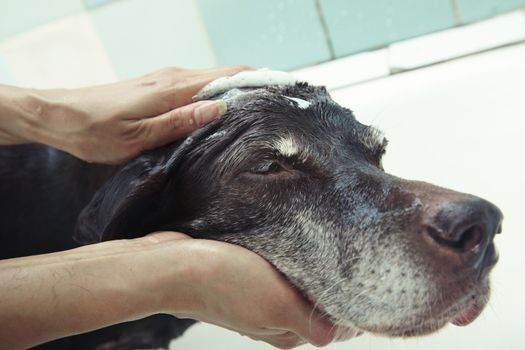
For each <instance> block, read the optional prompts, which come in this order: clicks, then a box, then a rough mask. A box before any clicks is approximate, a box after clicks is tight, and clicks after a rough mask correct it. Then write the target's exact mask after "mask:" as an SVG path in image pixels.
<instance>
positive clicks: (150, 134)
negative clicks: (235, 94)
mask: <svg viewBox="0 0 525 350" xmlns="http://www.w3.org/2000/svg"><path fill="white" fill-rule="evenodd" d="M224 113H226V103H225V102H224V101H223V100H215V101H199V102H195V103H191V104H189V105H186V106H183V107H179V108H176V109H173V110H171V111H169V112H166V113H164V114H161V115H159V116H158V117H154V118H149V119H144V120H143V121H142V122H143V123H144V124H145V125H144V126H145V128H144V130H146V133H145V135H144V137H145V140H144V148H145V149H152V148H155V147H159V146H162V145H165V144H167V143H170V142H173V141H175V140H177V139H180V138H183V137H186V136H188V135H189V134H191V133H192V132H193V131H195V130H197V129H198V128H200V127H202V126H204V125H206V124H208V123H209V122H211V121H213V120H215V119H217V118H219V117H220V116H222V115H223V114H224Z"/></svg>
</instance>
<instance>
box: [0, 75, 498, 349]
mask: <svg viewBox="0 0 525 350" xmlns="http://www.w3.org/2000/svg"><path fill="white" fill-rule="evenodd" d="M261 74H263V75H262V78H261ZM268 74H269V73H260V72H259V73H257V72H243V73H240V74H239V75H237V76H234V77H233V78H223V79H221V80H219V81H216V82H213V83H211V84H210V85H209V86H208V87H206V88H205V89H204V90H203V91H202V92H201V93H200V94H199V95H197V100H198V99H219V98H221V99H224V100H225V101H226V103H227V105H228V112H227V113H226V114H225V115H224V116H223V117H221V118H220V119H219V120H217V121H214V122H212V123H211V124H209V125H207V126H205V127H203V128H202V129H200V130H198V131H196V132H194V133H193V134H192V135H191V136H189V137H188V138H186V139H185V140H181V141H178V142H175V143H173V144H170V145H167V146H164V147H161V148H158V149H156V150H152V151H149V152H146V153H144V154H142V155H140V156H139V157H137V158H136V159H134V160H132V161H130V162H129V163H128V164H126V165H124V166H120V167H115V166H106V165H96V164H90V163H86V162H83V161H80V160H78V159H76V158H74V157H72V156H70V155H68V154H65V153H63V152H60V151H58V150H55V149H52V148H49V147H45V146H42V145H21V146H6V147H2V148H0V164H2V166H1V168H0V179H1V182H0V223H1V224H0V225H1V226H0V228H1V232H0V235H1V236H0V242H1V245H0V247H1V248H0V258H3V259H6V258H12V257H18V256H26V255H33V254H42V253H48V252H53V251H59V250H64V249H69V248H73V247H76V246H78V245H79V244H90V243H95V242H100V241H104V240H112V239H120V238H134V237H140V236H143V235H145V234H147V233H150V232H153V231H159V230H173V231H180V232H184V233H186V234H189V235H190V236H192V237H194V238H206V239H214V240H220V241H225V242H229V243H233V244H237V245H240V246H243V247H245V248H247V249H250V250H252V251H254V252H256V253H257V254H259V255H261V256H262V257H264V258H265V259H266V260H268V261H269V262H270V263H271V264H272V265H273V266H274V267H275V268H276V269H277V270H279V271H280V272H281V273H282V274H283V275H284V276H285V277H286V278H287V279H288V280H289V281H290V282H291V284H292V285H293V286H294V287H295V288H297V290H298V291H299V292H300V293H301V294H302V295H304V296H305V298H306V299H307V300H310V302H311V303H312V307H316V308H317V309H319V310H322V312H323V313H324V314H326V315H327V317H329V318H330V319H331V320H332V321H333V322H334V323H336V324H338V325H341V326H344V327H348V328H351V329H353V330H355V331H356V332H370V333H374V334H380V335H386V336H391V337H408V336H417V335H423V334H428V333H432V332H434V331H436V330H438V329H440V328H442V327H443V326H445V325H446V324H447V323H449V322H452V323H454V324H456V325H466V324H468V323H470V322H472V321H473V320H474V319H475V318H476V317H477V316H478V315H479V313H480V312H481V311H482V309H483V307H484V306H485V304H486V303H487V300H488V297H489V289H490V288H489V273H490V271H491V269H492V267H493V266H494V265H495V264H496V262H497V258H498V256H497V252H496V249H495V247H494V243H493V239H494V236H495V234H496V233H499V232H501V221H502V213H501V212H500V210H499V209H498V208H497V207H496V206H494V205H493V204H491V203H490V202H488V201H486V200H484V199H481V198H478V197H475V196H473V195H470V194H464V193H459V192H455V191H452V190H448V189H444V188H441V187H437V186H434V185H431V184H428V183H423V182H417V181H408V180H404V179H401V178H398V177H395V176H393V175H390V174H388V173H386V172H385V170H384V169H383V166H382V163H381V157H382V156H383V154H384V153H385V150H386V146H387V141H386V139H385V138H384V136H383V134H382V133H381V132H380V131H379V130H378V129H377V128H375V127H372V126H367V125H363V124H361V123H359V122H358V121H357V120H356V119H355V117H354V115H353V113H352V111H351V110H349V109H347V108H344V107H342V106H340V105H338V104H337V103H335V102H334V101H333V100H332V99H331V97H330V95H329V94H328V92H327V91H326V89H325V88H324V87H318V86H311V85H308V84H307V83H301V82H297V81H295V80H294V79H291V78H290V77H289V76H288V75H286V74H284V75H283V74H280V73H279V74H274V75H272V74H270V75H269V76H270V78H269V77H268ZM73 232H74V235H73V236H72V233H73ZM79 242H80V243H79ZM194 322H195V321H193V320H181V319H178V318H176V317H173V316H169V315H155V316H151V317H148V318H145V319H143V320H138V321H133V322H127V323H122V324H119V325H115V326H111V327H107V328H104V329H101V330H97V331H93V332H90V333H86V334H81V335H77V336H73V337H68V338H64V339H59V340H56V341H53V342H50V343H47V344H43V345H40V346H38V347H37V348H38V349H99V350H102V349H134V348H167V347H168V345H169V342H170V341H171V340H172V339H173V338H176V337H177V336H180V335H181V334H182V333H183V332H184V331H185V330H186V329H187V328H188V327H189V326H190V325H191V324H193V323H194Z"/></svg>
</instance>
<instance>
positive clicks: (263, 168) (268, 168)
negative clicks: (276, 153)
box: [252, 162, 286, 175]
mask: <svg viewBox="0 0 525 350" xmlns="http://www.w3.org/2000/svg"><path fill="white" fill-rule="evenodd" d="M281 171H286V169H285V168H284V167H283V166H282V165H281V164H279V163H277V162H268V163H264V164H261V165H258V166H256V167H255V168H253V169H252V172H253V173H255V174H262V175H264V174H272V173H278V172H281Z"/></svg>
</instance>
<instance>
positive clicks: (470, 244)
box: [427, 225, 483, 252]
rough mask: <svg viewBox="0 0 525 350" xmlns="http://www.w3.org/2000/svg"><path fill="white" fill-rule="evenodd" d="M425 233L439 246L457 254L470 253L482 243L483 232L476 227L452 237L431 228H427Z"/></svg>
mask: <svg viewBox="0 0 525 350" xmlns="http://www.w3.org/2000/svg"><path fill="white" fill-rule="evenodd" d="M427 232H428V233H429V235H430V237H432V239H433V240H434V241H436V242H437V243H439V245H441V246H444V247H448V248H451V249H453V250H456V251H458V252H468V251H471V250H473V249H474V248H475V247H476V246H478V245H479V244H480V243H481V242H482V241H483V230H482V229H481V227H479V226H477V225H473V226H470V227H469V228H467V229H466V230H463V232H460V233H459V234H458V233H456V234H453V235H450V234H445V233H444V232H440V231H438V230H437V229H435V228H433V227H431V226H429V227H427Z"/></svg>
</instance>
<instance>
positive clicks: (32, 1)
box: [0, 0, 84, 41]
mask: <svg viewBox="0 0 525 350" xmlns="http://www.w3.org/2000/svg"><path fill="white" fill-rule="evenodd" d="M83 10H84V5H83V3H82V0H46V1H43V0H11V1H9V0H0V41H2V40H4V39H6V38H9V37H10V36H12V35H14V34H17V33H20V32H23V31H26V30H28V29H31V28H33V27H35V26H39V25H42V24H45V23H47V22H51V21H53V20H56V19H59V18H62V17H64V16H68V15H72V14H75V13H78V12H80V11H83Z"/></svg>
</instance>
